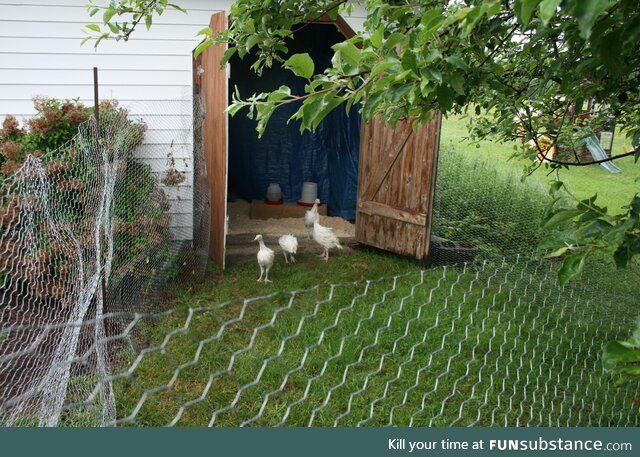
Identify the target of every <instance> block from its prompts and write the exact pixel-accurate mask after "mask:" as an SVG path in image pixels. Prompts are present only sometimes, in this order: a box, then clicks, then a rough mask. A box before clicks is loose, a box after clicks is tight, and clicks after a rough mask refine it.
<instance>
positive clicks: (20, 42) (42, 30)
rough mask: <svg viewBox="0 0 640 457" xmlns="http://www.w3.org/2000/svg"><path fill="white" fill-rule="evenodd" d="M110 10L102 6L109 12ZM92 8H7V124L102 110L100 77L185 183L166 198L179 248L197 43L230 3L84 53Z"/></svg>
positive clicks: (208, 0)
mask: <svg viewBox="0 0 640 457" xmlns="http://www.w3.org/2000/svg"><path fill="white" fill-rule="evenodd" d="M106 1H107V0H104V2H103V3H106ZM86 3H87V0H24V1H19V0H0V121H1V120H2V119H4V117H5V116H7V115H10V114H11V115H15V116H17V117H18V118H20V119H26V118H28V117H30V116H32V115H33V114H34V109H33V97H34V96H38V95H44V96H48V97H55V98H59V99H76V98H78V99H80V101H82V102H83V103H85V104H86V105H92V104H93V73H92V68H93V67H94V66H95V67H98V68H99V82H100V98H101V99H111V98H114V99H117V100H119V101H120V104H121V105H122V106H125V107H127V109H128V110H129V113H130V115H131V117H132V118H141V119H143V120H144V122H145V123H146V124H147V126H148V131H147V134H146V136H145V144H143V145H142V146H141V147H140V148H139V150H138V151H137V154H138V157H140V159H141V160H142V161H143V162H144V163H147V164H148V165H150V167H151V170H152V172H153V174H154V175H155V176H156V177H157V179H158V180H161V179H162V178H163V177H164V174H165V172H166V169H167V167H168V165H169V159H168V158H169V156H171V157H173V159H174V167H175V168H176V169H177V170H179V171H182V172H184V173H185V176H186V178H187V179H186V181H185V182H184V183H182V184H181V185H179V186H171V187H167V188H165V192H166V193H167V195H168V197H169V199H170V200H171V213H172V221H171V227H172V230H173V232H174V234H175V236H176V237H177V239H181V240H183V239H190V238H191V236H192V229H191V226H192V216H191V214H192V205H193V200H192V199H193V188H192V187H191V186H192V182H193V174H192V169H193V160H192V155H193V152H192V143H193V137H192V134H191V132H190V129H191V127H192V125H193V119H192V116H193V110H192V101H191V98H192V57H191V53H192V51H193V49H194V48H195V47H196V46H197V44H198V43H199V42H200V40H201V37H198V36H197V35H196V34H197V32H198V31H199V30H201V29H202V28H203V27H205V26H207V25H208V24H209V20H210V17H211V15H212V14H213V13H216V12H218V11H229V8H230V5H231V4H232V1H231V0H176V3H178V4H179V5H180V6H182V7H184V8H186V9H187V10H188V14H183V13H181V12H179V11H174V10H167V11H166V12H165V13H164V14H163V15H162V16H160V17H157V18H155V19H154V24H153V27H152V28H151V30H149V31H147V30H146V29H145V28H144V27H140V28H139V29H138V30H137V31H136V32H135V33H134V35H133V36H132V38H131V39H130V40H129V41H128V42H114V41H103V42H102V43H101V44H100V46H98V48H97V49H96V48H94V46H93V43H92V42H88V43H85V45H84V46H80V41H81V40H82V38H84V37H85V36H86V34H85V33H84V32H83V28H85V26H86V24H90V23H99V22H100V21H101V17H100V15H101V13H99V14H98V16H97V17H94V18H91V17H89V15H88V12H87V8H86ZM365 16H366V15H365V14H364V10H363V7H362V6H361V5H359V4H358V3H357V2H356V7H355V9H354V11H353V13H352V15H351V17H345V19H346V21H347V22H348V23H349V24H350V25H351V27H352V28H353V29H354V30H356V31H357V30H361V28H362V23H363V22H364V17H365Z"/></svg>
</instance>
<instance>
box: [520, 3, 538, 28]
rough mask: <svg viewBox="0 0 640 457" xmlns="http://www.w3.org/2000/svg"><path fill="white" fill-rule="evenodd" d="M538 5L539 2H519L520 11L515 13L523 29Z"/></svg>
mask: <svg viewBox="0 0 640 457" xmlns="http://www.w3.org/2000/svg"><path fill="white" fill-rule="evenodd" d="M538 3H540V0H521V1H520V9H519V11H518V12H517V15H518V19H519V20H520V23H521V24H522V26H523V27H525V28H526V27H527V25H529V22H530V21H531V17H532V16H533V12H534V11H535V10H536V8H537V7H538Z"/></svg>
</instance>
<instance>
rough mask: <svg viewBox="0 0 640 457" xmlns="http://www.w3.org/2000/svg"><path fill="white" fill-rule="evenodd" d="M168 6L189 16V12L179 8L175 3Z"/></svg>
mask: <svg viewBox="0 0 640 457" xmlns="http://www.w3.org/2000/svg"><path fill="white" fill-rule="evenodd" d="M167 6H169V7H171V8H173V9H174V10H178V11H180V12H181V13H184V14H187V10H185V9H184V8H182V7H180V6H178V5H175V4H173V3H168V4H167Z"/></svg>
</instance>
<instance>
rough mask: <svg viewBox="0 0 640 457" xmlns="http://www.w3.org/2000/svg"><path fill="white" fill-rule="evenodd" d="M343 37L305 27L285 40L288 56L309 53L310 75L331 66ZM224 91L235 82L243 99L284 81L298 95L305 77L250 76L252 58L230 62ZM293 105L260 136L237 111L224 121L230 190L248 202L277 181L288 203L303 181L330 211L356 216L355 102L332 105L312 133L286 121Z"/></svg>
mask: <svg viewBox="0 0 640 457" xmlns="http://www.w3.org/2000/svg"><path fill="white" fill-rule="evenodd" d="M341 40H343V37H342V35H340V34H339V32H338V31H337V30H336V29H335V27H333V26H331V25H320V24H309V25H308V26H305V27H304V28H302V29H301V30H300V31H298V32H296V36H295V40H294V41H293V42H292V43H290V45H289V50H290V53H291V54H295V53H300V52H307V53H309V55H310V56H311V57H312V59H313V61H314V63H315V68H316V72H319V71H322V70H323V69H324V68H326V67H327V66H329V64H330V61H331V57H332V55H333V51H332V50H331V45H333V44H334V43H336V42H338V41H341ZM230 63H231V79H230V84H229V90H230V93H231V91H233V90H234V87H235V86H238V89H239V90H240V94H241V96H242V97H243V98H246V97H248V96H250V95H252V94H254V93H260V92H267V91H271V90H273V89H277V88H278V87H279V86H281V85H287V86H289V87H290V88H291V91H292V93H295V94H303V93H304V85H305V83H306V80H304V79H303V78H298V77H296V76H295V75H294V74H293V73H292V72H290V71H289V70H285V69H283V68H281V67H277V65H274V68H271V69H265V70H264V71H263V73H262V76H258V75H256V74H255V73H254V72H253V71H252V70H251V69H250V66H251V64H252V63H253V60H252V59H251V58H250V57H245V59H244V60H241V59H239V58H237V57H235V56H234V58H232V60H231V62H230ZM298 107H299V105H298V104H291V105H288V106H284V107H282V108H279V109H278V110H276V112H275V113H274V114H273V116H272V117H271V120H270V121H269V124H268V125H267V130H266V132H265V133H264V135H263V136H262V138H258V134H257V133H256V131H255V126H256V124H255V121H254V120H251V119H248V118H247V117H246V112H243V111H241V112H240V113H238V114H236V116H235V117H232V118H230V120H229V190H230V194H232V195H234V194H235V195H237V196H240V197H242V198H245V199H248V200H263V199H264V198H265V197H266V192H267V187H268V185H269V184H270V183H278V184H280V187H281V189H282V194H283V198H284V200H285V201H287V202H294V201H297V200H298V199H299V198H300V194H301V192H302V183H303V182H305V181H311V182H316V183H317V184H318V197H319V198H320V200H321V201H322V202H325V203H328V206H327V211H328V214H329V215H330V216H340V217H343V218H344V219H347V220H355V216H356V198H357V183H358V154H359V148H360V116H359V114H358V112H357V111H358V110H357V107H353V108H352V109H351V113H350V115H347V114H346V112H345V110H344V108H341V107H339V108H337V109H336V110H334V111H333V112H332V113H330V114H329V115H328V116H327V117H326V118H325V119H324V121H323V122H322V123H321V124H320V125H319V126H318V129H317V130H316V131H315V132H314V133H310V132H305V133H303V134H300V130H299V123H298V121H291V122H290V123H289V124H287V120H288V119H289V118H290V117H291V115H292V114H293V113H295V112H296V111H297V109H298Z"/></svg>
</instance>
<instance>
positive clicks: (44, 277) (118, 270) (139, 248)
mask: <svg viewBox="0 0 640 457" xmlns="http://www.w3.org/2000/svg"><path fill="white" fill-rule="evenodd" d="M34 106H35V108H36V111H37V114H36V116H34V117H33V118H32V119H30V120H29V121H27V122H26V123H25V126H24V127H23V128H20V127H19V124H18V122H17V120H16V119H15V118H13V117H11V116H9V117H7V118H6V119H5V121H4V123H3V128H2V130H1V131H0V185H2V188H1V192H2V203H1V206H0V222H2V224H1V225H0V241H1V242H2V244H3V245H5V246H4V249H3V253H2V254H0V271H11V278H9V277H7V276H6V275H5V276H4V277H0V290H2V289H6V288H8V287H13V288H16V290H18V289H22V290H29V291H30V293H31V294H33V295H35V297H37V298H38V299H39V300H42V301H46V302H50V301H51V300H53V301H55V302H57V303H58V304H60V305H62V306H64V305H66V304H68V303H67V302H68V300H69V297H72V296H73V288H74V287H77V283H76V282H75V281H73V278H74V275H77V274H79V272H78V270H77V269H78V265H77V263H78V261H77V253H78V244H79V247H80V249H81V250H82V253H83V257H84V258H85V259H87V260H88V261H89V265H86V266H85V268H90V267H91V262H92V259H95V257H96V253H95V249H96V244H95V243H96V237H97V236H98V237H101V236H102V234H97V233H96V220H95V219H96V216H97V215H98V214H99V212H100V210H99V207H98V204H99V202H100V201H101V199H102V192H103V189H104V186H105V164H104V161H105V160H106V161H107V162H108V163H110V164H112V165H114V169H115V170H116V181H115V182H116V184H115V193H114V197H113V213H112V214H113V218H112V220H111V223H112V231H113V262H112V266H111V281H112V283H121V282H122V281H127V282H128V283H129V284H130V283H131V281H132V280H135V281H136V282H137V283H140V278H146V279H148V278H150V277H151V276H152V274H153V270H152V269H151V268H148V267H146V265H147V264H149V263H150V262H152V264H157V262H158V261H162V259H165V258H166V256H167V255H168V249H169V247H168V243H169V239H170V234H169V228H168V226H169V216H168V214H167V210H168V201H167V199H166V196H165V195H164V193H163V192H162V191H161V190H160V189H159V187H158V184H157V182H156V178H155V177H154V175H153V174H152V172H151V167H150V166H148V165H145V164H143V163H141V162H140V161H139V160H138V159H136V158H135V157H134V156H133V153H134V151H135V150H136V148H137V147H138V146H139V145H140V144H141V143H142V141H143V140H144V134H145V132H146V125H145V124H144V123H143V122H142V121H138V120H131V119H130V118H129V116H128V113H127V111H126V110H125V109H123V108H121V107H119V106H118V103H117V102H116V101H103V102H101V103H100V125H99V126H98V127H97V129H96V124H95V121H90V122H87V121H88V120H89V117H90V114H91V113H92V111H93V109H92V108H87V107H84V106H83V105H82V104H81V103H80V102H78V101H77V100H71V101H69V100H67V101H58V100H55V99H44V98H40V99H36V100H35V103H34ZM98 143H99V144H98ZM116 151H117V154H116ZM105 153H106V154H107V156H104V155H103V154H105ZM29 155H33V156H36V157H39V158H40V160H41V164H42V169H43V171H44V174H45V175H46V177H47V178H48V182H49V183H51V188H50V189H49V192H48V194H47V198H48V203H49V206H50V207H51V208H52V210H53V211H54V212H55V219H56V224H58V226H57V227H56V226H55V224H53V225H52V221H51V215H47V214H45V210H44V208H42V202H39V200H42V197H43V195H44V194H42V195H40V189H39V187H36V192H35V193H36V194H38V195H33V194H34V191H33V189H32V188H31V189H28V190H27V191H26V192H25V191H23V190H20V187H16V186H15V185H14V184H12V182H13V181H12V180H11V179H7V178H9V177H10V176H12V175H13V174H14V173H15V172H16V171H18V170H19V169H20V167H22V165H23V163H24V161H25V160H26V159H27V157H28V156H29ZM24 179H26V180H31V179H32V177H31V176H25V177H24ZM27 187H28V186H27ZM42 192H44V189H43V190H42ZM43 201H44V200H43ZM25 211H26V212H27V213H29V217H28V218H24V217H23V214H24V213H25ZM27 223H28V224H30V225H29V230H31V231H32V235H31V237H30V239H32V240H34V241H32V243H36V244H37V245H36V246H23V244H24V243H25V242H24V240H23V239H22V237H21V236H20V235H19V234H20V233H21V232H23V231H24V230H25V229H27V226H26V225H25V224H27ZM59 223H62V224H63V226H64V227H67V228H70V230H71V231H72V233H73V236H65V235H64V233H63V235H62V236H60V234H59V233H57V232H56V231H58V232H59V231H60V225H59ZM62 230H63V231H64V230H66V229H62Z"/></svg>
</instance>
